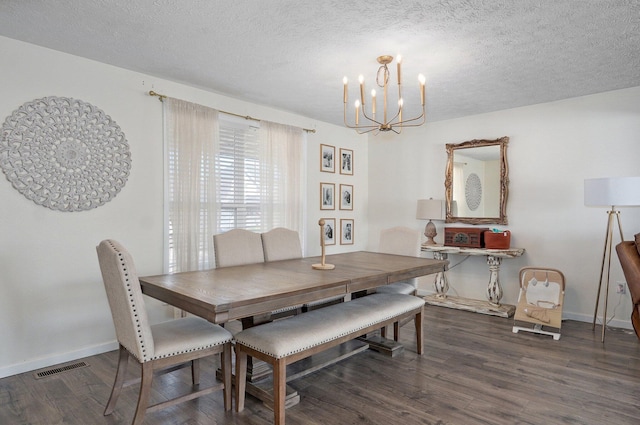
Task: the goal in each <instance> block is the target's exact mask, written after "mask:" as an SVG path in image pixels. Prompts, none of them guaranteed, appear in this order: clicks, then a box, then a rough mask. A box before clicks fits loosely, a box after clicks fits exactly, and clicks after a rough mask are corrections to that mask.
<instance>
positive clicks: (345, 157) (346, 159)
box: [340, 148, 353, 176]
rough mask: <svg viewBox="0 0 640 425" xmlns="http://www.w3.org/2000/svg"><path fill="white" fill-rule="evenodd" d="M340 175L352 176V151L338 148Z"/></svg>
mask: <svg viewBox="0 0 640 425" xmlns="http://www.w3.org/2000/svg"><path fill="white" fill-rule="evenodd" d="M340 174H348V175H350V176H352V175H353V151H352V150H351V149H342V148H340Z"/></svg>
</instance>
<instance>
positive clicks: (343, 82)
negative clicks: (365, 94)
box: [342, 77, 349, 105]
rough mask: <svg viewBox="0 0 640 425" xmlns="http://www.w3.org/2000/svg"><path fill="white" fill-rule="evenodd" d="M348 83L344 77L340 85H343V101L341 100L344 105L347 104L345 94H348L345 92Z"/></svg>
mask: <svg viewBox="0 0 640 425" xmlns="http://www.w3.org/2000/svg"><path fill="white" fill-rule="evenodd" d="M348 82H349V80H348V79H347V77H344V78H343V79H342V84H344V100H343V102H344V104H345V105H346V104H347V93H348V92H349V91H348V90H347V83H348Z"/></svg>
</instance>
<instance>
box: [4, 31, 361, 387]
mask: <svg viewBox="0 0 640 425" xmlns="http://www.w3.org/2000/svg"><path fill="white" fill-rule="evenodd" d="M0 51H2V52H4V54H3V57H4V60H3V61H2V62H1V63H0V93H2V96H0V117H7V116H9V115H10V114H11V113H12V112H13V111H14V110H16V109H17V108H18V107H20V106H21V105H22V104H23V103H25V102H29V101H31V100H34V99H37V98H41V97H45V96H60V97H72V98H77V99H81V100H83V101H85V102H89V103H91V104H93V105H95V106H97V107H99V108H100V109H102V110H103V111H104V112H105V113H106V114H108V115H110V116H111V117H112V118H113V119H114V120H115V121H116V122H117V124H118V125H119V126H120V128H121V129H122V130H123V132H124V133H125V135H126V138H127V140H128V143H129V145H130V149H131V154H132V169H131V174H130V176H129V179H128V181H127V183H126V185H125V186H124V188H123V189H122V191H121V192H120V193H119V194H118V195H117V196H116V197H115V199H113V200H112V201H111V202H109V203H107V204H105V205H104V206H102V207H99V208H97V209H94V210H90V211H83V212H75V213H68V212H67V213H63V212H58V211H53V210H49V209H47V208H45V207H42V206H39V205H36V204H35V203H34V202H32V201H30V200H28V199H27V198H25V197H24V196H23V195H21V194H20V193H19V192H18V191H16V190H15V189H13V187H12V186H11V184H10V183H9V181H8V180H7V179H5V178H4V175H2V176H0V270H1V271H0V290H1V291H2V292H1V294H2V295H1V296H0V341H2V348H1V349H0V350H1V351H0V377H3V376H8V375H12V374H15V373H20V372H24V371H28V370H33V369H38V368H41V367H46V366H50V365H52V364H57V363H61V362H64V361H69V360H74V359H76V358H80V357H84V356H87V355H91V354H94V353H99V352H103V351H107V350H111V349H115V348H116V345H115V335H114V331H113V324H112V321H111V315H110V312H109V308H108V305H107V302H106V297H105V294H104V289H103V287H102V280H101V277H100V271H99V268H98V263H97V259H96V253H95V246H96V245H97V244H98V243H99V242H100V241H101V240H102V239H106V238H114V239H117V240H119V241H120V242H122V243H123V244H124V245H125V246H126V247H127V248H128V249H129V250H130V251H131V253H132V255H133V256H134V258H135V260H136V266H137V269H138V272H139V274H140V275H148V274H157V273H161V272H162V261H163V259H162V240H163V228H162V226H163V185H162V182H163V151H162V104H161V103H160V102H159V101H158V99H157V98H153V97H150V96H148V94H147V93H148V91H149V90H155V91H157V92H160V93H163V94H166V95H169V96H172V97H176V98H181V99H184V100H188V101H192V102H196V103H200V104H204V105H207V106H211V107H213V108H218V109H221V110H226V111H232V112H235V113H238V114H242V115H250V116H254V117H258V118H261V119H265V120H270V121H274V122H280V123H284V124H289V125H295V126H299V127H303V128H312V129H316V130H317V133H316V134H309V135H308V143H307V149H308V170H307V182H306V187H307V195H308V196H307V198H308V204H307V214H308V221H307V222H308V223H309V225H308V229H307V233H308V237H307V238H306V239H305V241H306V246H305V248H306V249H305V250H306V252H307V253H308V254H318V253H319V252H320V249H319V236H318V235H319V231H318V225H317V221H318V219H319V218H320V217H321V216H326V214H325V213H321V212H320V210H319V205H318V202H319V201H318V199H319V192H318V191H319V183H320V181H330V182H335V183H337V184H339V183H344V184H353V185H354V191H355V196H354V203H355V207H354V211H353V212H340V211H337V210H336V211H335V212H332V216H335V217H337V218H340V217H344V218H354V220H355V225H356V239H355V242H356V243H355V244H354V245H353V246H339V245H338V246H336V247H331V248H330V249H328V250H327V252H329V253H331V252H338V251H345V250H357V249H363V248H364V247H365V246H366V245H367V238H366V232H365V231H364V230H365V229H367V228H368V223H367V216H366V211H367V202H368V201H367V180H368V176H367V160H366V159H367V156H368V152H367V145H366V143H365V140H366V139H365V140H363V139H362V138H360V137H359V136H357V135H355V133H354V132H353V131H351V130H348V129H346V128H342V127H338V126H334V125H329V124H326V123H322V122H316V121H314V120H311V119H309V118H305V117H301V116H298V115H294V114H290V113H285V112H282V111H279V110H275V109H272V108H267V107H261V106H258V105H253V104H249V103H246V102H242V101H239V100H236V99H232V98H228V97H224V96H220V95H217V94H213V93H210V92H206V91H203V90H199V89H196V88H192V87H188V86H185V85H181V84H176V83H172V82H169V81H166V80H161V79H158V78H155V77H152V76H148V75H142V74H139V73H135V72H130V71H127V70H124V69H120V68H116V67H112V66H108V65H104V64H100V63H97V62H94V61H90V60H86V59H83V58H79V57H75V56H70V55H66V54H62V53H59V52H55V51H52V50H48V49H43V48H40V47H37V46H33V45H30V44H26V43H22V42H18V41H15V40H11V39H7V38H3V37H0ZM2 120H3V121H2V122H4V118H3V119H2ZM320 143H325V144H331V145H334V146H336V149H338V150H339V148H340V147H343V148H349V149H353V150H354V157H355V161H354V163H355V173H354V176H341V175H340V174H339V173H336V174H335V175H329V174H327V173H320V172H319V145H320ZM321 174H322V175H321ZM150 308H151V310H152V320H153V321H159V320H163V319H165V318H166V317H168V315H169V310H170V309H168V308H166V307H165V306H162V305H160V304H159V303H157V302H152V301H150Z"/></svg>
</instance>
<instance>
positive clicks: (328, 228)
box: [323, 218, 336, 245]
mask: <svg viewBox="0 0 640 425" xmlns="http://www.w3.org/2000/svg"><path fill="white" fill-rule="evenodd" d="M323 220H324V244H325V245H335V244H336V219H335V218H324V219H323Z"/></svg>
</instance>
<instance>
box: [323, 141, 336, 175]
mask: <svg viewBox="0 0 640 425" xmlns="http://www.w3.org/2000/svg"><path fill="white" fill-rule="evenodd" d="M320 171H323V172H325V173H335V172H336V147H335V146H331V145H320Z"/></svg>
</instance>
